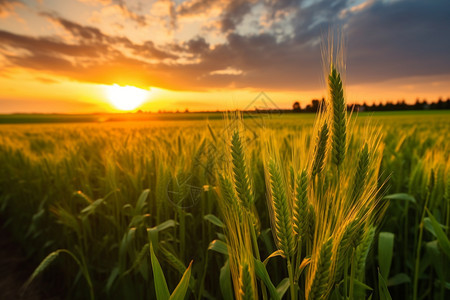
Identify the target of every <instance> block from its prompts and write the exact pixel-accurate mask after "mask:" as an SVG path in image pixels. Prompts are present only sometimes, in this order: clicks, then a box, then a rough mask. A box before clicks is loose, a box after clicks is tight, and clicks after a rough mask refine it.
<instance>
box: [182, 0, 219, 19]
mask: <svg viewBox="0 0 450 300" xmlns="http://www.w3.org/2000/svg"><path fill="white" fill-rule="evenodd" d="M220 2H221V1H220V0H188V1H185V2H183V3H181V4H180V5H179V6H178V7H177V11H176V12H177V14H179V15H180V16H195V15H200V14H205V13H207V12H208V11H210V10H211V9H213V8H214V7H215V6H216V5H217V4H220Z"/></svg>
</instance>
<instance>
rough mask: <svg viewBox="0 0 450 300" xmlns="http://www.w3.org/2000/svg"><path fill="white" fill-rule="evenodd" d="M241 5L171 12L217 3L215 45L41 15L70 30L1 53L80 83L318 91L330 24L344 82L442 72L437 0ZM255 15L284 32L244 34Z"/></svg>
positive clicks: (6, 41) (15, 37) (197, 0)
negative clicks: (121, 32)
mask: <svg viewBox="0 0 450 300" xmlns="http://www.w3.org/2000/svg"><path fill="white" fill-rule="evenodd" d="M163 1H165V2H162V3H165V4H164V5H166V6H164V7H165V9H166V8H170V7H172V8H171V11H174V10H175V4H174V3H175V2H173V1H172V0H163ZM249 3H250V2H249V1H241V0H227V1H225V0H191V1H188V2H185V3H183V4H181V5H179V6H178V8H177V9H176V12H177V14H178V15H183V16H188V15H195V14H200V13H201V12H202V11H205V10H206V11H208V9H211V7H213V6H214V7H219V6H221V7H224V10H223V13H221V14H220V15H219V16H217V17H218V19H217V22H218V23H217V24H219V26H220V27H219V28H220V29H221V33H220V32H219V34H220V35H221V39H220V42H217V41H216V42H214V43H213V42H212V41H211V40H210V39H209V38H208V37H207V36H199V35H197V36H195V37H194V38H186V39H185V40H180V41H173V42H169V43H166V44H157V43H156V42H155V41H152V40H147V41H143V42H139V43H137V42H134V41H132V40H130V38H128V37H124V36H115V35H108V34H105V33H104V32H102V31H101V30H100V29H98V28H96V27H91V26H83V25H80V24H79V23H77V22H75V21H70V20H67V19H65V18H62V17H60V16H58V15H55V14H48V13H47V14H43V16H44V17H46V18H47V19H49V20H51V22H53V23H55V24H57V25H58V26H61V28H63V29H64V30H65V31H66V32H67V33H69V37H70V38H69V39H67V38H66V39H62V38H58V37H37V36H27V35H20V34H16V33H12V32H7V31H4V30H3V31H0V51H1V52H0V53H3V57H4V60H5V61H6V62H7V64H8V65H7V66H10V67H21V68H26V69H32V70H35V71H37V72H40V73H42V75H43V76H44V75H45V73H47V74H49V75H57V76H61V77H65V78H69V79H71V80H77V81H83V82H94V83H101V84H113V83H117V84H122V85H135V86H140V87H148V86H155V87H160V88H166V89H171V90H191V91H205V90H208V89H218V88H219V89H220V88H227V87H234V88H252V89H258V90H265V91H271V90H292V91H294V90H303V91H305V90H317V89H319V88H321V87H322V83H321V82H322V78H323V74H322V67H321V52H320V43H319V42H320V38H321V36H323V33H324V32H327V30H328V29H329V27H330V26H332V25H333V24H341V25H342V26H344V28H345V31H346V33H347V40H348V47H347V49H348V50H347V51H348V55H347V57H348V61H347V66H348V76H347V78H348V83H349V84H361V83H370V82H374V81H383V80H392V79H396V78H405V77H410V76H411V77H412V76H428V75H438V74H449V72H450V71H449V70H448V66H449V65H450V56H449V55H448V49H449V48H450V40H449V39H448V38H446V37H447V35H448V33H446V31H445V30H446V29H447V28H449V27H450V21H449V19H448V17H447V16H448V15H450V6H448V5H446V1H444V0H436V1H434V2H432V3H431V2H423V1H417V0H412V1H396V2H382V1H375V2H374V1H368V2H364V3H363V5H360V6H357V7H356V8H355V9H353V8H352V7H350V6H348V3H347V1H344V0H337V1H334V2H333V4H332V5H330V4H329V2H328V1H313V2H311V1H294V0H287V1H265V2H264V3H263V2H258V3H259V4H258V5H259V8H258V10H262V11H258V10H257V9H255V8H254V6H252V5H250V4H249ZM252 3H256V2H252ZM119 4H120V2H119ZM208 7H209V8H208ZM254 10H256V11H254ZM285 12H289V15H290V17H289V18H288V17H286V14H285ZM343 12H344V13H343ZM256 13H260V15H261V16H263V15H264V16H272V15H273V16H274V17H276V18H278V19H280V20H283V22H284V23H283V24H285V23H286V26H287V25H289V26H290V28H292V29H293V30H292V34H289V35H283V33H278V32H277V30H279V29H280V28H276V26H280V24H278V25H276V24H275V23H273V24H272V23H271V24H268V27H267V28H265V27H264V26H261V28H262V30H260V31H252V32H251V33H248V32H243V31H242V28H241V27H242V26H243V24H245V23H246V22H248V21H246V18H247V17H248V16H250V14H256ZM174 19H175V17H174ZM174 22H175V21H174ZM174 25H175V23H174ZM275 29H276V30H275ZM280 36H283V38H282V39H280Z"/></svg>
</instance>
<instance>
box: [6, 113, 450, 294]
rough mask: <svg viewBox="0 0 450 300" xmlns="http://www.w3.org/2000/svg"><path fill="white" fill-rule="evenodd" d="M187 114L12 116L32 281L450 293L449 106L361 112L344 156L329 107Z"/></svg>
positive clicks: (110, 289) (95, 290)
mask: <svg viewBox="0 0 450 300" xmlns="http://www.w3.org/2000/svg"><path fill="white" fill-rule="evenodd" d="M185 116H186V115H184V114H179V115H177V119H166V120H164V119H163V120H158V119H155V120H149V121H127V122H90V123H67V124H66V123H57V124H20V125H19V124H18V125H8V124H4V125H1V126H0V132H1V134H0V165H1V166H2V167H1V168H0V172H1V173H0V208H1V215H2V217H3V219H4V220H5V224H4V225H5V227H6V228H7V229H8V230H10V231H11V232H13V233H14V237H15V238H16V239H17V240H18V241H20V244H21V246H22V247H23V248H24V249H25V251H26V254H27V256H28V257H29V264H30V265H31V268H32V269H34V268H36V267H37V269H36V271H35V273H33V275H32V276H31V277H30V281H29V282H27V285H25V286H24V287H23V289H24V290H25V291H26V288H27V286H28V284H36V283H38V284H39V286H42V287H43V288H49V289H51V288H53V289H55V290H57V291H60V292H59V293H61V296H62V297H65V298H70V299H88V298H91V299H94V298H97V299H168V298H169V296H170V295H171V296H172V299H240V298H242V299H253V298H260V299H294V298H295V299H305V298H306V299H319V298H332V299H346V298H347V299H348V298H350V299H362V298H368V297H370V296H371V297H372V299H389V297H392V298H393V299H412V298H413V297H417V299H445V297H446V296H445V295H448V292H449V291H448V288H449V286H448V285H449V279H450V278H449V275H450V274H449V268H448V266H449V263H448V262H449V255H450V244H449V240H448V234H449V229H448V226H449V222H450V198H449V195H450V177H449V175H448V174H449V167H450V164H449V155H450V151H449V150H450V142H449V140H450V133H449V130H448V129H449V128H450V113H449V112H448V111H444V112H439V113H435V112H434V113H433V112H414V113H384V114H381V113H378V114H359V115H357V114H356V113H354V114H353V115H352V116H351V117H349V121H348V122H347V123H346V125H347V126H346V139H345V141H346V145H343V146H342V147H344V148H341V149H344V150H345V151H344V152H342V153H343V154H344V155H341V154H339V152H336V150H335V149H337V150H339V145H337V146H336V145H335V139H334V138H333V137H334V134H333V133H334V132H333V129H332V128H331V129H330V130H329V134H328V137H329V138H328V139H326V140H322V138H321V136H322V135H323V127H324V126H323V124H325V123H327V124H329V123H330V122H329V119H327V118H328V117H327V116H321V117H320V116H315V115H314V114H275V113H273V114H256V113H253V114H252V113H243V115H241V116H235V115H233V114H230V115H228V116H225V115H211V116H205V115H203V116H201V117H199V118H196V119H194V120H189V119H186V118H185ZM160 117H163V116H160ZM242 117H243V118H242ZM242 119H243V120H242ZM315 120H316V122H315ZM314 124H315V125H314ZM324 141H325V144H322V146H323V149H322V150H321V147H322V146H321V143H323V142H324ZM321 151H322V153H321ZM41 262H42V263H41ZM38 265H39V266H38ZM389 294H390V296H389Z"/></svg>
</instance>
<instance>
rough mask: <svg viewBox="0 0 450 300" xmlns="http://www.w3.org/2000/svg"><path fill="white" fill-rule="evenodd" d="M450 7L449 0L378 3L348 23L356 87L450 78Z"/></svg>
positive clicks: (350, 62) (351, 76) (351, 74)
mask: <svg viewBox="0 0 450 300" xmlns="http://www.w3.org/2000/svg"><path fill="white" fill-rule="evenodd" d="M449 16H450V4H449V2H448V1H446V0H440V1H439V0H435V1H400V2H394V3H392V4H389V5H388V4H382V3H375V4H374V5H372V6H370V7H369V8H368V9H367V10H365V11H362V12H361V13H359V14H355V15H354V16H353V17H352V18H351V19H350V22H349V23H348V30H347V31H348V41H349V42H348V44H349V45H348V74H349V80H351V81H353V82H371V81H380V80H385V79H390V78H399V77H408V76H420V75H438V74H449V71H450V70H449V67H450V54H449V53H450V52H449V49H450V35H449V30H450V18H449Z"/></svg>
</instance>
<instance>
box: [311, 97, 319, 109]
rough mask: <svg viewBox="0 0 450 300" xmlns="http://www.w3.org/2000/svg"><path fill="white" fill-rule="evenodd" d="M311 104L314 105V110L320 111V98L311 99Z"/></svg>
mask: <svg viewBox="0 0 450 300" xmlns="http://www.w3.org/2000/svg"><path fill="white" fill-rule="evenodd" d="M311 106H312V110H313V112H318V111H319V100H317V99H313V100H312V101H311Z"/></svg>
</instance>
